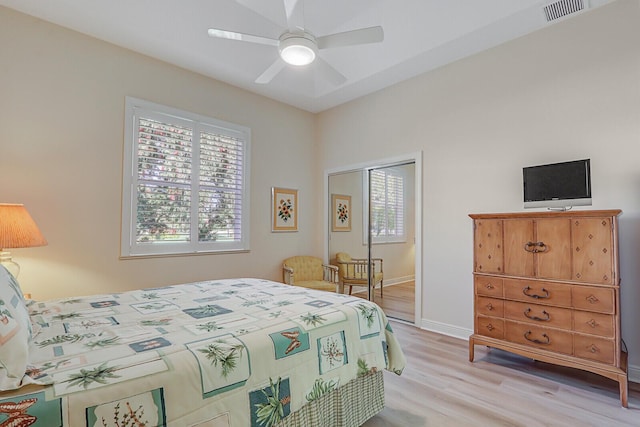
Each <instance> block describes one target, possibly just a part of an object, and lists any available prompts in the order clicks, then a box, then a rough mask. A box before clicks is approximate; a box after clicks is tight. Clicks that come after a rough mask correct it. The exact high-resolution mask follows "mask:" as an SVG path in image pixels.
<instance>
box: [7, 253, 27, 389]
mask: <svg viewBox="0 0 640 427" xmlns="http://www.w3.org/2000/svg"><path fill="white" fill-rule="evenodd" d="M30 339H31V319H30V318H29V311H28V310H27V307H26V304H25V300H24V297H23V296H22V291H21V290H20V285H18V282H17V281H16V279H15V278H14V277H13V276H12V275H11V273H9V272H8V271H7V269H6V268H5V267H4V266H1V265H0V390H12V389H16V388H19V387H20V386H21V385H23V377H24V376H25V371H26V368H27V362H28V359H29V340H30ZM26 382H31V381H29V378H26Z"/></svg>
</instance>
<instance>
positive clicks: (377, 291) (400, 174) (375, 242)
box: [364, 162, 416, 323]
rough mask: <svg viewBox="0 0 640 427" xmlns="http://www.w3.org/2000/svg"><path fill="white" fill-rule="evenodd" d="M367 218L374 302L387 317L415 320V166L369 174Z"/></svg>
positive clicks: (397, 167)
mask: <svg viewBox="0 0 640 427" xmlns="http://www.w3.org/2000/svg"><path fill="white" fill-rule="evenodd" d="M367 175H368V176H367V181H366V183H365V184H366V185H365V188H367V193H366V194H365V197H367V200H365V204H364V206H365V210H366V209H367V208H368V215H367V214H366V213H367V212H365V216H364V219H365V221H367V220H368V222H369V224H370V226H369V224H366V225H365V227H368V229H369V232H370V236H369V243H370V249H369V254H370V257H371V271H373V272H374V273H373V274H372V275H371V277H372V280H373V281H374V282H376V283H375V286H374V287H373V289H374V295H373V300H374V301H375V302H376V303H377V304H379V305H380V306H381V307H382V308H383V310H384V312H385V314H386V315H387V316H388V317H392V318H396V319H400V320H404V321H407V322H411V323H413V322H414V318H415V211H416V207H415V198H414V191H415V187H414V180H415V178H414V177H415V164H414V163H413V162H411V163H404V164H396V165H392V166H385V167H379V168H372V169H369V170H368V171H367Z"/></svg>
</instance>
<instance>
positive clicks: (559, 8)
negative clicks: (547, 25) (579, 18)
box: [544, 0, 585, 22]
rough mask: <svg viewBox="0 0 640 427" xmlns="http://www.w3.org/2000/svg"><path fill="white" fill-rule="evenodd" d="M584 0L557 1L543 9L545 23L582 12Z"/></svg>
mask: <svg viewBox="0 0 640 427" xmlns="http://www.w3.org/2000/svg"><path fill="white" fill-rule="evenodd" d="M584 3H585V2H584V0H559V1H556V2H553V3H551V4H549V5H547V6H545V7H544V14H545V16H546V17H547V22H552V21H555V20H556V19H560V18H564V17H565V16H567V15H571V14H572V13H576V12H580V11H581V10H584Z"/></svg>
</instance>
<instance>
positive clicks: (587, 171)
mask: <svg viewBox="0 0 640 427" xmlns="http://www.w3.org/2000/svg"><path fill="white" fill-rule="evenodd" d="M590 163H591V162H590V159H584V160H574V161H571V162H562V163H552V164H548V165H538V166H529V167H524V168H522V180H523V188H524V207H525V208H568V207H571V206H590V205H591V168H590V167H591V164H590Z"/></svg>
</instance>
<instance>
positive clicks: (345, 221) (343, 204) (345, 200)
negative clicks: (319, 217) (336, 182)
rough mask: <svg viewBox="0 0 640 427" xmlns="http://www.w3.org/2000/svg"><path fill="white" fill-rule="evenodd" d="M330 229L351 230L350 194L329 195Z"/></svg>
mask: <svg viewBox="0 0 640 427" xmlns="http://www.w3.org/2000/svg"><path fill="white" fill-rule="evenodd" d="M331 208H332V210H333V211H332V212H333V213H332V214H331V216H332V223H331V224H332V227H331V231H351V196H345V195H343V194H332V195H331Z"/></svg>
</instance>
